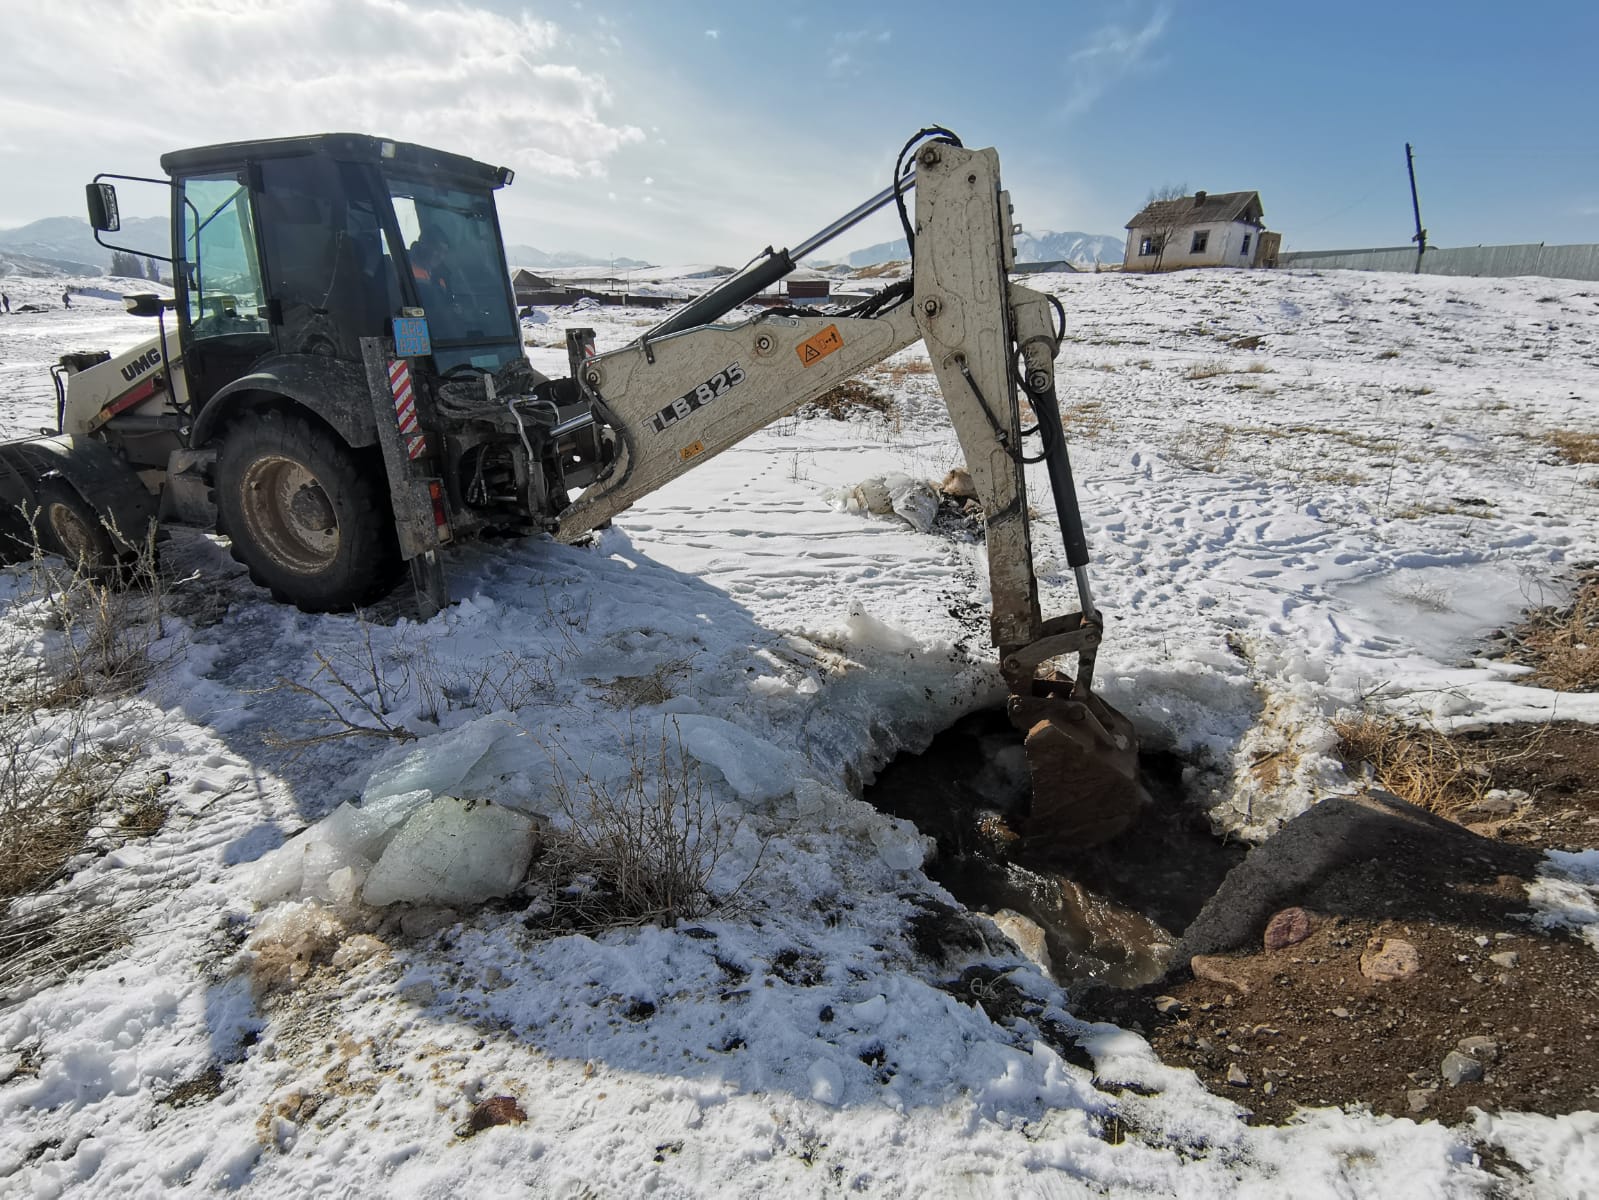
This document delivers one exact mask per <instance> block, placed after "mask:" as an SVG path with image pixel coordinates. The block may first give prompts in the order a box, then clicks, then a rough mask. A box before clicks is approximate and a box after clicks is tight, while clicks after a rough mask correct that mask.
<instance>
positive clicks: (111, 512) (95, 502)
mask: <svg viewBox="0 0 1599 1200" xmlns="http://www.w3.org/2000/svg"><path fill="white" fill-rule="evenodd" d="M47 479H61V480H64V481H65V482H67V483H69V484H71V485H72V487H73V489H74V490H75V491H77V493H78V494H79V495H80V496H82V497H83V498H84V499H85V500H86V501H88V503H89V505H90V506H91V507H92V508H93V509H94V510H95V512H96V513H97V514H98V515H99V517H100V522H101V524H103V525H104V526H105V528H106V532H107V533H108V534H110V535H111V540H112V542H113V543H114V544H115V545H116V546H117V548H118V549H119V550H121V551H123V552H125V553H135V552H137V551H138V550H139V549H140V548H141V547H142V546H143V545H144V543H145V539H146V538H147V537H148V536H149V532H150V526H151V524H152V523H153V522H154V521H155V520H156V515H157V501H156V497H154V496H152V495H151V494H150V492H149V490H148V489H147V488H146V487H145V486H144V484H143V483H142V482H141V481H140V479H139V477H138V475H137V474H135V472H134V470H133V468H132V467H130V466H129V465H128V464H127V462H126V461H125V460H124V459H123V458H121V456H119V455H118V454H117V453H116V452H115V451H113V450H112V449H111V448H110V447H109V446H107V445H105V444H104V443H103V442H97V441H93V440H91V439H89V438H80V437H70V436H57V437H38V438H26V439H24V440H22V441H16V442H0V507H3V510H4V511H3V512H0V537H3V538H4V539H6V540H7V541H8V542H10V543H11V544H12V546H13V547H14V546H16V545H17V544H19V543H20V545H22V546H23V547H26V548H27V549H29V550H31V548H32V546H33V530H32V528H31V525H30V517H29V513H28V509H30V508H36V507H37V505H38V503H39V488H40V486H41V485H42V484H43V483H44V481H45V480H47Z"/></svg>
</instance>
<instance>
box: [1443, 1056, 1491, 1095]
mask: <svg viewBox="0 0 1599 1200" xmlns="http://www.w3.org/2000/svg"><path fill="white" fill-rule="evenodd" d="M1438 1069H1439V1071H1440V1072H1442V1074H1443V1077H1444V1079H1445V1080H1446V1081H1447V1082H1448V1084H1449V1086H1450V1087H1459V1086H1460V1085H1461V1084H1463V1083H1476V1082H1477V1081H1478V1080H1479V1079H1481V1078H1482V1076H1483V1066H1482V1064H1481V1063H1480V1062H1478V1061H1477V1060H1476V1059H1474V1058H1472V1057H1471V1055H1469V1054H1462V1053H1460V1051H1458V1050H1451V1051H1450V1052H1449V1053H1448V1054H1446V1055H1444V1061H1443V1065H1442V1066H1440V1067H1439V1068H1438Z"/></svg>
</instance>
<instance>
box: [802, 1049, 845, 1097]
mask: <svg viewBox="0 0 1599 1200" xmlns="http://www.w3.org/2000/svg"><path fill="white" fill-rule="evenodd" d="M805 1074H806V1076H807V1077H808V1078H809V1079H810V1083H811V1099H812V1100H815V1101H816V1102H817V1103H819V1104H829V1105H837V1104H838V1102H839V1101H840V1100H841V1099H843V1097H844V1072H843V1071H840V1070H839V1069H838V1064H837V1063H836V1062H834V1061H832V1059H828V1058H819V1059H817V1060H816V1061H815V1062H813V1063H812V1064H811V1069H810V1070H809V1071H807V1072H806V1073H805Z"/></svg>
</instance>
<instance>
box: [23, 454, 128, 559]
mask: <svg viewBox="0 0 1599 1200" xmlns="http://www.w3.org/2000/svg"><path fill="white" fill-rule="evenodd" d="M38 531H39V545H40V547H41V548H42V549H44V550H47V551H49V552H50V553H51V554H59V555H60V556H61V557H62V558H64V559H66V560H67V566H69V567H72V568H74V569H75V570H79V571H83V572H85V573H86V574H90V575H104V574H106V573H108V572H111V571H114V570H116V569H117V568H118V567H119V566H120V565H122V557H123V556H122V555H119V554H118V553H117V548H116V546H115V545H114V544H113V543H112V541H111V534H110V533H109V532H107V530H106V527H105V525H104V524H103V523H102V522H101V520H100V514H99V513H98V512H96V511H95V508H94V505H92V504H90V503H89V502H88V501H87V500H85V499H84V498H83V495H82V494H81V493H80V492H79V491H78V489H77V488H75V487H73V486H72V485H71V484H70V483H68V482H67V481H66V480H65V479H61V478H59V477H58V478H52V479H46V480H45V481H44V482H43V483H42V484H40V485H39V516H38Z"/></svg>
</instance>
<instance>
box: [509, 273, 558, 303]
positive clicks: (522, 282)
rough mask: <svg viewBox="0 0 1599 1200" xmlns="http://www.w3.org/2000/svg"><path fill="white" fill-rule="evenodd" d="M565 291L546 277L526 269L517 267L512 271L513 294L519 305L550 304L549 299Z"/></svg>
mask: <svg viewBox="0 0 1599 1200" xmlns="http://www.w3.org/2000/svg"><path fill="white" fill-rule="evenodd" d="M565 290H566V289H565V288H563V287H561V286H560V285H559V284H555V283H551V282H550V281H549V280H548V279H545V278H544V276H542V275H535V274H533V272H532V271H529V270H528V269H527V268H526V267H516V268H515V269H513V270H512V271H511V292H512V293H513V294H514V295H515V296H516V302H517V303H518V304H548V303H549V302H550V301H549V300H548V299H547V297H549V296H551V295H553V294H555V293H559V292H563V291H565Z"/></svg>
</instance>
